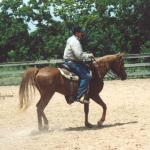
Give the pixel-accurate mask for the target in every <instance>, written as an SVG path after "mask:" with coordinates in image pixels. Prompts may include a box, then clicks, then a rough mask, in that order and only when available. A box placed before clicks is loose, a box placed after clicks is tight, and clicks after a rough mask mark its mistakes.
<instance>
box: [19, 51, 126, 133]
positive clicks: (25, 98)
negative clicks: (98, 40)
mask: <svg viewBox="0 0 150 150" xmlns="http://www.w3.org/2000/svg"><path fill="white" fill-rule="evenodd" d="M123 55H124V54H123V53H118V54H113V55H105V56H103V57H97V58H94V61H92V64H91V71H92V79H91V81H90V83H89V90H88V99H92V100H93V101H95V102H96V103H97V104H98V105H100V106H101V107H102V109H103V111H102V116H101V117H100V119H99V120H98V122H97V125H98V126H101V125H102V124H103V123H104V121H105V118H106V110H107V106H106V104H105V103H104V101H103V100H102V98H101V97H100V95H99V93H100V92H101V91H102V89H103V86H104V81H103V80H104V76H105V75H106V74H107V73H108V71H112V72H113V74H115V75H116V76H117V77H118V78H120V79H121V80H125V79H126V78H127V74H126V71H125V67H124V59H123ZM67 84H68V81H67V79H66V78H64V77H63V76H62V74H61V73H60V70H59V69H58V68H57V67H42V68H37V67H31V68H28V69H27V70H26V71H25V72H24V74H23V77H22V80H21V83H20V88H19V106H20V109H23V110H25V109H26V108H28V106H29V103H30V100H31V99H29V98H30V97H29V92H30V91H29V89H30V88H29V87H33V89H35V88H36V89H38V91H39V93H40V100H39V101H38V103H37V104H36V107H37V118H38V129H39V131H45V130H46V131H48V130H49V122H48V119H47V117H46V115H45V113H44V109H45V107H46V106H47V104H48V103H49V101H50V99H51V98H52V96H53V95H54V93H55V92H58V93H61V94H62V95H64V96H66V95H68V92H69V91H68V90H67V88H65V87H66V86H67ZM30 90H31V89H30ZM84 113H85V121H84V124H85V127H88V128H92V124H91V123H90V122H89V120H88V114H89V104H84Z"/></svg>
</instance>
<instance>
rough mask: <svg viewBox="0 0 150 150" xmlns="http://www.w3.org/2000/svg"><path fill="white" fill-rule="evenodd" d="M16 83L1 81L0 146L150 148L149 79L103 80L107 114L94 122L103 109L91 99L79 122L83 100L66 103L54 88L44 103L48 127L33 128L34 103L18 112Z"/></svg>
mask: <svg viewBox="0 0 150 150" xmlns="http://www.w3.org/2000/svg"><path fill="white" fill-rule="evenodd" d="M18 89H19V87H18V86H8V87H7V86H5V87H4V86H1V87H0V150H98V149H99V150H150V79H134V80H126V81H119V80H117V81H105V86H104V89H103V91H102V92H101V97H102V98H103V100H104V101H105V103H106V104H107V107H108V110H107V117H106V121H105V123H104V125H103V127H102V128H98V127H97V125H96V124H97V121H98V120H99V118H100V117H101V114H102V109H101V107H99V106H98V105H97V104H96V103H94V102H93V101H91V103H90V114H89V120H90V122H91V123H92V124H93V125H94V127H93V128H92V129H88V128H85V127H84V113H83V112H84V111H83V105H82V104H79V103H74V104H72V105H71V106H70V105H68V104H67V103H66V102H65V100H64V98H63V96H62V95H60V94H55V95H54V97H53V98H52V100H51V101H50V103H49V105H48V106H47V107H46V110H45V112H46V115H47V117H48V119H49V123H50V130H49V132H48V133H38V132H37V118H36V117H37V116H36V107H35V104H36V102H37V101H38V99H39V95H38V93H37V94H36V96H35V97H34V100H33V103H32V105H31V106H30V107H29V109H27V111H25V112H23V113H22V112H19V111H18V109H17V104H18Z"/></svg>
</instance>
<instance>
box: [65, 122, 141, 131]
mask: <svg viewBox="0 0 150 150" xmlns="http://www.w3.org/2000/svg"><path fill="white" fill-rule="evenodd" d="M135 123H138V121H132V122H124V123H114V124H105V125H102V126H100V127H98V126H97V125H93V126H92V128H87V127H85V126H82V127H69V128H65V129H63V130H64V131H85V130H99V129H103V128H111V127H117V126H123V125H127V124H135Z"/></svg>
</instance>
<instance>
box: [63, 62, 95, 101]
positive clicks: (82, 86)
mask: <svg viewBox="0 0 150 150" xmlns="http://www.w3.org/2000/svg"><path fill="white" fill-rule="evenodd" d="M65 64H66V65H68V66H69V68H70V69H71V70H72V71H73V72H74V73H75V74H77V75H78V76H79V78H80V83H79V88H78V90H77V96H76V98H77V99H80V98H81V97H82V96H83V94H85V93H86V92H87V88H88V85H89V81H90V79H91V78H92V76H91V74H90V71H89V69H88V68H87V67H86V66H85V65H83V64H81V63H77V62H73V61H68V60H67V61H65Z"/></svg>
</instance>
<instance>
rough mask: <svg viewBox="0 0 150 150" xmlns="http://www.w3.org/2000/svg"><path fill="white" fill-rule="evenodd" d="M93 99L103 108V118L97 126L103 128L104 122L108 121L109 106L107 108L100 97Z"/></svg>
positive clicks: (96, 96)
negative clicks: (107, 111)
mask: <svg viewBox="0 0 150 150" xmlns="http://www.w3.org/2000/svg"><path fill="white" fill-rule="evenodd" d="M92 99H93V100H94V101H95V102H96V103H97V104H99V105H100V106H102V108H103V113H102V116H101V118H100V120H99V121H98V122H97V125H98V126H101V125H102V124H103V122H104V121H105V119H106V110H107V106H106V104H105V103H104V102H103V100H102V99H101V97H100V96H99V95H95V96H93V97H92Z"/></svg>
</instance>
